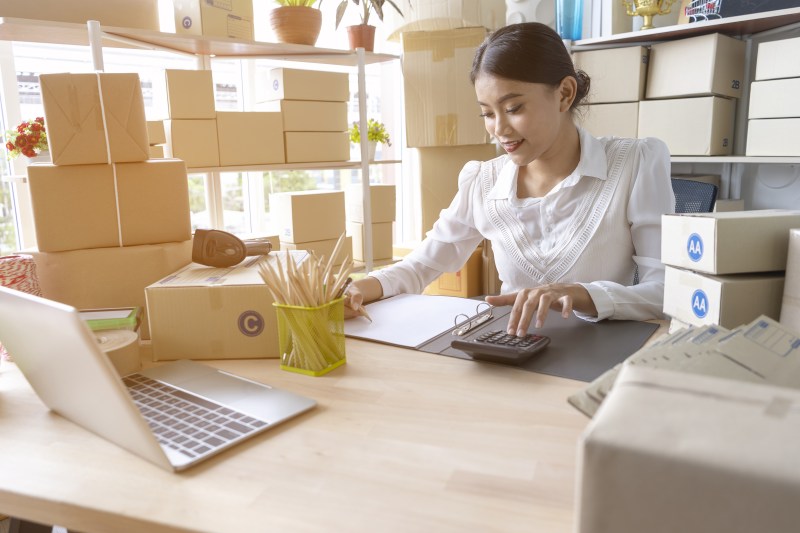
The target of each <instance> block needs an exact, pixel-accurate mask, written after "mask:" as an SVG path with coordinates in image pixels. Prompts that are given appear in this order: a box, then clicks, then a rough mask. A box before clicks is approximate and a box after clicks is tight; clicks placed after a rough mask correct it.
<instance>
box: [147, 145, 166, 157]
mask: <svg viewBox="0 0 800 533" xmlns="http://www.w3.org/2000/svg"><path fill="white" fill-rule="evenodd" d="M164 148H165V145H163V144H151V145H150V159H164Z"/></svg>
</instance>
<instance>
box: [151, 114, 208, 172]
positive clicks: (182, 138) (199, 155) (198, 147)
mask: <svg viewBox="0 0 800 533" xmlns="http://www.w3.org/2000/svg"><path fill="white" fill-rule="evenodd" d="M164 129H165V130H166V132H167V145H166V150H165V151H166V156H167V157H174V158H177V159H183V160H184V161H185V162H186V166H187V167H188V168H201V167H218V166H219V143H218V140H217V120H216V119H203V120H199V119H197V120H183V119H176V120H165V121H164Z"/></svg>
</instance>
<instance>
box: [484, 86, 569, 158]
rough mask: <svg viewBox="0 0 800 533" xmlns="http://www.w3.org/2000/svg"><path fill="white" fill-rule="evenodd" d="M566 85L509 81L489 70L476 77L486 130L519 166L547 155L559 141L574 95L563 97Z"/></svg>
mask: <svg viewBox="0 0 800 533" xmlns="http://www.w3.org/2000/svg"><path fill="white" fill-rule="evenodd" d="M570 79H571V78H570ZM563 84H564V82H562V86H563ZM562 86H559V87H551V86H549V85H545V84H543V83H526V82H522V81H514V80H508V79H505V78H498V77H495V76H492V75H491V74H485V73H483V74H480V75H479V76H478V77H477V79H476V80H475V94H476V95H477V97H478V104H479V105H480V107H481V116H482V117H483V121H484V124H485V126H486V131H488V132H489V135H491V136H492V137H494V138H495V139H497V140H498V142H500V144H501V145H502V146H503V148H505V150H506V152H507V153H508V155H509V156H510V157H511V160H512V161H513V162H514V163H516V164H517V165H518V166H523V165H527V164H528V163H530V162H532V161H534V160H537V159H540V158H546V157H547V155H548V152H549V151H550V150H551V148H552V147H553V146H554V144H555V143H556V139H557V138H558V135H559V132H560V130H561V125H562V120H564V115H565V114H566V115H569V106H570V105H571V103H572V100H571V98H566V99H565V98H564V97H563V91H562ZM568 118H569V117H568ZM570 121H571V119H570Z"/></svg>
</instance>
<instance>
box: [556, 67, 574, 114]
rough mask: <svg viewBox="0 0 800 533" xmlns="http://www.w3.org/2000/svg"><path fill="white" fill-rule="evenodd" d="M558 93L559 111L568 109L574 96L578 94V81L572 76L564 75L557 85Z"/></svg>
mask: <svg viewBox="0 0 800 533" xmlns="http://www.w3.org/2000/svg"><path fill="white" fill-rule="evenodd" d="M558 94H559V98H560V99H559V111H561V112H562V113H563V112H564V111H569V109H570V108H571V107H572V102H574V101H575V96H576V95H577V94H578V82H577V80H576V79H575V78H573V77H572V76H565V77H564V79H562V80H561V83H560V84H559V86H558Z"/></svg>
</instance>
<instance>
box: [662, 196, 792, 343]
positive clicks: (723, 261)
mask: <svg viewBox="0 0 800 533" xmlns="http://www.w3.org/2000/svg"><path fill="white" fill-rule="evenodd" d="M797 227H800V211H788V210H779V209H775V210H771V209H766V210H757V211H736V212H727V213H692V214H683V215H664V217H663V219H662V236H661V260H662V261H663V262H664V264H665V265H666V276H665V282H664V313H666V314H667V315H669V316H670V317H673V318H674V319H677V320H678V321H679V323H680V324H689V325H695V326H702V325H706V324H718V325H720V326H723V327H725V328H728V329H733V328H736V327H738V326H740V325H742V324H746V323H748V322H750V321H752V320H753V319H755V318H757V317H758V316H760V315H766V316H769V317H771V318H774V319H775V320H778V319H779V317H780V313H781V300H782V298H783V286H784V271H785V270H786V259H787V250H788V244H789V232H790V230H791V229H792V228H797Z"/></svg>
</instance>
